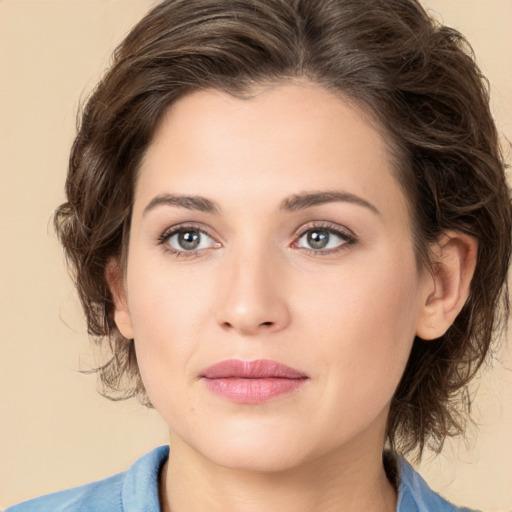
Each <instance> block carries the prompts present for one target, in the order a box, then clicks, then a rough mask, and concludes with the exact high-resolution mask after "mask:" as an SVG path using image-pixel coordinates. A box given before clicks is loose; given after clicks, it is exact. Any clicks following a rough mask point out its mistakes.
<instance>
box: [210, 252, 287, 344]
mask: <svg viewBox="0 0 512 512" xmlns="http://www.w3.org/2000/svg"><path fill="white" fill-rule="evenodd" d="M277 259H278V258H274V259H272V257H271V256H269V255H268V254H267V255H264V254H261V253H260V252H259V251H258V252H254V251H253V252H252V253H250V254H246V255H245V256H237V255H233V256H232V258H230V259H229V261H225V262H224V263H225V269H224V270H225V271H223V272H221V273H220V274H219V277H220V281H221V282H220V286H219V296H218V297H219V302H218V307H217V312H216V317H217V318H216V320H217V323H218V324H219V325H220V326H221V327H222V328H223V329H224V330H227V331H232V332H236V333H238V334H242V335H245V336H250V335H258V334H264V333H275V332H278V331H281V330H283V329H285V328H286V327H287V326H288V324H289V322H290V311H289V307H288V301H287V298H286V294H287V290H286V287H285V286H284V277H283V276H284V274H283V269H282V267H281V265H279V262H278V261H276V260H277Z"/></svg>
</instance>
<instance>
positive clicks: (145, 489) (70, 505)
mask: <svg viewBox="0 0 512 512" xmlns="http://www.w3.org/2000/svg"><path fill="white" fill-rule="evenodd" d="M168 455H169V447H168V446H160V447H159V448H156V449H155V450H153V451H151V452H149V453H148V454H146V455H144V456H143V457H142V458H140V459H139V460H138V461H137V462H135V463H134V464H133V466H132V467H131V468H130V469H129V470H128V471H126V472H124V473H119V474H118V475H115V476H112V477H110V478H106V479H105V480H100V481H98V482H93V483H90V484H87V485H83V486H81V487H76V488H74V489H68V490H66V491H60V492H56V493H53V494H49V495H47V496H42V497H40V498H35V499H33V500H30V501H26V502H24V503H21V504H19V505H14V506H13V507H10V508H8V509H7V510H6V511H5V512H160V504H159V501H158V475H159V473H160V469H161V467H162V466H163V464H164V463H165V461H166V460H167V457H168ZM396 510H397V512H470V510H469V509H467V508H458V507H455V506H454V505H452V504H451V503H449V502H448V501H446V500H445V499H443V498H441V496H439V495H438V494H436V493H435V492H434V491H432V490H431V489H430V488H429V487H428V486H427V484H426V483H425V481H424V480H423V479H422V478H421V476H420V475H419V474H418V473H416V471H414V469H413V468H412V467H411V466H410V465H409V464H408V463H407V462H406V461H405V460H404V459H399V461H398V504H397V509H396Z"/></svg>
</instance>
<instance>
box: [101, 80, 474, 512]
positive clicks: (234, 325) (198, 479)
mask: <svg viewBox="0 0 512 512" xmlns="http://www.w3.org/2000/svg"><path fill="white" fill-rule="evenodd" d="M325 191H329V192H333V191H336V192H337V193H341V196H339V197H337V198H336V200H334V199H333V197H332V196H331V200H329V201H323V202H321V203H320V204H314V205H311V204H309V205H307V204H302V205H298V204H297V202H295V208H290V203H292V202H293V201H291V200H292V199H293V198H294V197H296V196H297V195H300V194H305V193H318V192H325ZM169 195H172V200H171V198H170V197H169ZM177 196H187V197H189V196H194V197H201V198H203V199H207V200H209V201H211V202H214V203H215V205H216V210H215V211H201V210H199V209H197V208H195V207H191V203H190V202H189V203H187V204H186V205H185V206H188V207H185V206H183V201H181V203H182V204H181V205H180V204H177V202H178V203H179V201H176V199H175V197H177ZM324 200H325V197H324ZM201 204H202V205H203V206H204V202H203V203H201ZM201 204H200V205H199V206H201ZM286 205H288V208H283V206H286ZM192 206H193V205H192ZM195 206H198V205H197V204H196V205H195ZM298 206H300V207H298ZM203 209H204V208H203ZM180 226H181V228H182V229H184V230H185V231H187V230H188V233H189V235H190V233H191V230H192V234H195V235H197V236H199V237H200V241H201V245H200V246H199V248H198V249H195V250H185V249H184V247H183V245H181V246H180V243H179V237H178V235H179V233H177V232H176V231H172V230H173V229H174V230H175V229H177V228H179V227H180ZM197 230H201V231H202V232H204V234H198V231H197ZM315 230H316V231H317V232H319V231H320V234H323V235H326V234H327V235H328V236H329V237H330V241H329V245H328V246H327V247H326V248H321V249H318V248H317V250H316V251H315V250H313V249H312V247H311V240H310V239H308V235H310V236H311V234H312V232H314V231H315ZM333 230H337V231H339V232H341V233H342V234H341V235H339V234H338V235H336V234H335V233H334V231H333ZM411 230H412V227H411V224H410V216H409V214H408V204H407V199H406V198H405V197H404V194H403V191H402V189H401V188H400V185H399V184H398V182H397V180H396V178H395V176H394V169H393V163H392V159H391V156H390V154H389V150H388V148H387V146H386V144H385V141H384V139H383V138H382V136H381V135H380V133H379V127H378V125H377V123H375V122H374V121H372V120H371V118H370V117H369V116H365V115H363V113H362V112H361V111H358V110H357V109H355V108H354V107H353V106H351V104H349V103H348V102H347V101H344V100H343V99H341V98H340V97H337V96H334V95H332V94H331V93H329V92H327V91H326V90H324V89H322V88H320V87H316V86H314V85H312V84H307V83H289V82H285V83H281V84H277V85H274V86H271V87H267V88H261V89H259V90H258V91H255V94H254V96H253V97H252V98H251V99H238V98H234V97H232V96H230V95H228V94H226V93H223V92H219V91H215V90H207V91H199V92H195V93H192V94H190V95H188V96H186V97H184V98H182V99H180V100H179V101H178V102H176V103H175V104H174V105H173V106H172V107H171V108H170V109H169V111H168V112H167V113H166V115H165V117H164V119H163V121H162V123H161V125H160V126H159V128H158V130H157V132H156V134H155V137H154V140H153V142H152V144H151V145H150V147H149V149H148V151H147V153H146V155H145V159H144V161H143V164H142V167H141V169H140V174H139V176H138V180H137V183H136V188H135V201H134V207H133V218H132V225H131V231H130V241H129V247H128V258H127V266H126V270H125V273H124V274H123V275H119V273H118V272H117V271H116V270H115V269H116V268H118V267H116V266H115V264H114V263H113V264H112V267H111V270H110V271H109V281H110V283H111V288H112V290H113V292H114V296H115V302H116V313H115V318H116V323H117V325H118V327H119V329H120V331H121V332H122V334H123V335H124V336H125V337H127V338H134V339H135V344H136V351H137V357H138V363H139V367H140V372H141V375H142V378H143V381H144V384H145V386H146V390H147V392H148V395H149V397H150V399H151V401H152V403H153V405H154V406H155V408H156V409H157V410H158V411H159V413H160V414H161V416H162V417H163V419H164V420H165V421H166V422H167V424H168V425H169V429H170V445H171V457H170V460H169V461H168V463H167V464H166V466H165V468H164V472H163V474H162V476H161V489H160V492H161V501H162V507H163V509H164V510H171V509H172V511H173V512H182V511H183V512H184V511H191V510H192V511H196V510H209V511H217V510H219V511H221V510H222V511H227V510H229V511H237V510H244V511H253V510H254V511H256V510H257V511H274V510H275V511H277V510H279V511H282V510H294V511H298V512H302V511H339V510H345V511H351V510H375V511H381V510H382V511H384V510H385V511H391V510H394V509H395V507H396V492H395V490H394V488H393V486H392V485H391V484H390V482H388V480H387V478H386V475H385V472H384V468H383V466H382V460H381V453H382V446H383V442H384V437H385V428H386V419H387V415H388V411H389V404H390V400H391V398H392V396H393V393H394V391H395V389H396V387H397V385H398V382H399V380H400V377H401V375H402V373H403V371H404V368H405V365H406V362H407V358H408V356H409V353H410V350H411V347H412V343H413V340H414V337H415V335H416V334H418V335H419V336H421V337H423V338H424V339H434V338H436V337H438V336H440V335H441V334H442V333H443V332H444V331H445V330H446V329H447V328H448V326H449V325H450V324H451V322H452V321H453V319H454V318H455V316H456V314H457V313H458V311H459V310H460V308H461V307H462V305H463V303H464V301H465V298H466V297H467V292H468V286H469V281H470V278H471V274H472V269H473V268H474V260H475V258H476V256H475V254H476V243H474V242H473V241H472V240H470V239H469V238H468V237H465V236H463V235H457V234H455V233H447V234H446V235H445V236H444V237H443V238H442V239H441V240H440V241H439V244H438V245H437V246H436V247H435V248H433V253H434V254H435V257H436V258H437V259H438V261H439V262H440V264H439V265H437V266H436V269H437V270H436V271H435V272H434V273H429V272H420V271H419V270H418V268H417V264H416V258H415V254H414V251H413V245H412V239H411ZM169 231H171V232H172V233H174V235H173V234H172V233H171V236H169ZM181 233H182V234H183V231H182V232H181ZM308 240H309V241H308ZM177 250H181V252H180V253H178V254H177V253H176V251H177ZM232 358H235V359H242V360H254V359H271V360H275V361H278V362H280V363H284V364H286V365H288V366H291V367H293V368H295V369H297V370H299V371H301V372H303V373H305V374H306V375H307V376H308V379H307V381H306V382H305V384H304V385H303V386H301V387H300V388H299V389H298V390H297V391H296V392H294V393H291V394H286V395H280V396H278V397H275V398H273V399H272V400H269V401H267V402H265V403H262V404H239V403H233V402H232V401H229V400H226V399H225V398H223V397H220V396H218V395H214V394H212V393H211V392H210V391H209V390H208V389H207V388H206V386H205V385H204V381H203V379H200V378H199V376H200V374H201V372H202V371H203V370H204V369H205V368H206V367H208V366H210V365H212V364H214V363H217V362H219V361H222V360H225V359H232Z"/></svg>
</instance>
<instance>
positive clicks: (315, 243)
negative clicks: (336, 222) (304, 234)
mask: <svg viewBox="0 0 512 512" xmlns="http://www.w3.org/2000/svg"><path fill="white" fill-rule="evenodd" d="M308 243H309V245H310V246H311V247H313V249H323V248H324V247H325V246H326V245H327V244H328V243H329V233H327V232H326V231H312V232H311V233H309V234H308Z"/></svg>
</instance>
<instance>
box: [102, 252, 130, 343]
mask: <svg viewBox="0 0 512 512" xmlns="http://www.w3.org/2000/svg"><path fill="white" fill-rule="evenodd" d="M105 277H106V279H107V283H108V287H109V288H110V293H111V294H112V298H113V300H114V321H115V323H116V325H117V328H118V329H119V331H120V332H121V334H122V335H123V336H124V337H125V338H126V339H129V340H131V339H133V328H132V319H131V316H130V310H129V309H128V301H127V299H126V290H125V288H126V286H125V282H124V272H123V269H122V268H121V265H120V264H119V262H118V260H117V259H114V258H112V259H111V260H109V262H108V263H107V268H106V271H105Z"/></svg>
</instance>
